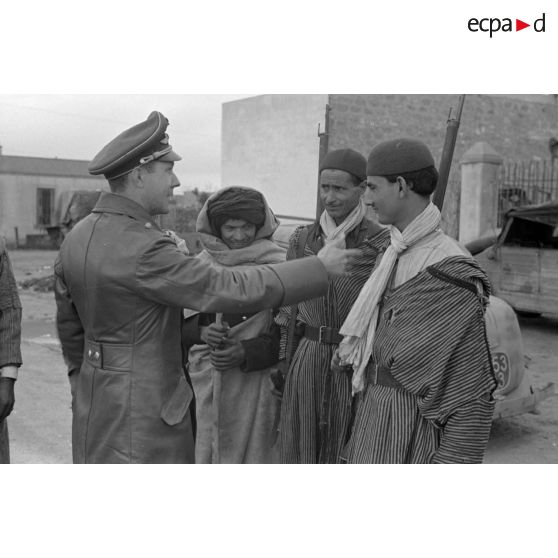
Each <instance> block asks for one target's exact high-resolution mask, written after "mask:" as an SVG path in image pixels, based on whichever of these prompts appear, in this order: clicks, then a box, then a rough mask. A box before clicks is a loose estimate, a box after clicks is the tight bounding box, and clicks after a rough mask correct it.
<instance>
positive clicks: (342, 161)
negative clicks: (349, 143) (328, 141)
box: [320, 148, 366, 180]
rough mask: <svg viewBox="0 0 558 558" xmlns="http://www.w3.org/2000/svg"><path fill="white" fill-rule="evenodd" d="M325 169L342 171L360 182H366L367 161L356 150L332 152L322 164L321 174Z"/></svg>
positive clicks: (336, 150)
mask: <svg viewBox="0 0 558 558" xmlns="http://www.w3.org/2000/svg"><path fill="white" fill-rule="evenodd" d="M325 169H333V170H342V171H345V172H348V173H349V174H352V175H353V176H356V177H357V178H358V179H360V180H366V159H365V158H364V156H363V155H361V154H360V153H359V152H358V151H355V150H354V149H349V148H347V149H335V150H334V151H330V152H329V153H328V154H327V155H326V156H325V157H324V158H323V161H322V163H321V164H320V172H322V171H323V170H325Z"/></svg>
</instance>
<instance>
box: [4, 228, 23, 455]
mask: <svg viewBox="0 0 558 558" xmlns="http://www.w3.org/2000/svg"><path fill="white" fill-rule="evenodd" d="M20 345H21V302H20V300H19V294H18V291H17V284H16V281H15V278H14V274H13V271H12V265H11V263H10V258H9V256H8V252H7V251H6V246H5V243H4V240H3V239H2V238H0V367H3V366H8V365H12V366H18V367H19V366H21V347H20ZM9 462H10V444H9V436H8V422H7V420H3V421H0V464H5V463H9Z"/></svg>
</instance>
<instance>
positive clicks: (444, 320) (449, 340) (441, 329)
mask: <svg viewBox="0 0 558 558" xmlns="http://www.w3.org/2000/svg"><path fill="white" fill-rule="evenodd" d="M478 285H482V291H481V293H479V290H478ZM489 293H490V287H489V284H488V281H487V279H486V276H485V275H484V273H483V272H482V270H481V269H480V268H479V267H478V265H477V264H476V262H474V260H472V259H470V258H466V257H462V256H454V257H450V258H446V259H444V260H442V261H441V262H439V263H437V264H434V265H432V266H430V267H429V268H427V269H426V270H424V271H422V272H420V273H419V274H418V275H416V276H415V277H413V278H412V279H410V280H409V281H407V282H406V283H404V284H402V285H401V286H400V287H398V288H396V289H394V290H392V291H391V292H389V293H387V294H386V295H385V296H384V300H383V306H382V309H381V313H380V319H379V323H378V329H377V336H376V339H375V341H374V348H373V352H372V359H371V361H370V363H369V366H368V369H367V379H368V384H367V386H366V388H365V392H364V394H363V396H362V399H361V402H360V404H359V407H358V410H357V414H356V419H355V424H354V427H353V431H352V435H351V439H350V442H349V445H348V461H349V462H350V463H430V462H439V463H480V462H482V457H483V454H484V449H485V447H486V443H487V441H488V436H489V433H490V426H491V422H492V413H493V410H494V401H493V400H492V397H491V394H492V392H493V391H494V389H495V387H496V380H495V377H494V372H493V369H492V363H491V359H490V353H489V348H488V343H487V340H486V331H485V322H484V305H485V299H487V298H488V295H489ZM376 366H385V367H387V368H389V369H390V372H391V374H392V375H393V377H394V378H395V379H396V380H397V381H398V382H399V383H400V384H401V385H402V388H403V389H395V388H391V387H386V386H381V385H374V384H373V377H374V371H375V367H376Z"/></svg>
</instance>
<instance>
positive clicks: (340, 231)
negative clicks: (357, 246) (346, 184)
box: [320, 198, 366, 248]
mask: <svg viewBox="0 0 558 558" xmlns="http://www.w3.org/2000/svg"><path fill="white" fill-rule="evenodd" d="M365 217H366V205H365V204H364V200H363V199H362V198H360V200H359V202H358V204H357V205H356V207H355V208H354V209H353V210H352V211H351V212H350V213H349V214H348V215H347V217H346V218H345V219H344V221H343V222H342V223H341V224H340V225H339V226H337V225H336V223H335V221H334V220H333V218H332V217H331V216H330V215H329V213H328V212H327V211H324V212H323V213H322V215H321V216H320V227H321V228H322V231H323V233H324V236H325V239H324V242H325V244H335V245H337V246H338V247H339V248H346V247H347V245H346V243H345V237H346V236H347V233H349V232H350V231H352V230H353V229H354V228H355V227H356V226H357V225H358V224H359V223H360V222H361V221H362V220H363V219H364V218H365Z"/></svg>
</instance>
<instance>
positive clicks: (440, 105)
mask: <svg viewBox="0 0 558 558" xmlns="http://www.w3.org/2000/svg"><path fill="white" fill-rule="evenodd" d="M457 101H458V95H354V94H351V95H330V96H329V105H330V107H331V112H330V135H329V149H330V150H331V149H338V148H340V147H352V148H353V149H356V150H358V151H360V152H362V153H363V154H364V155H365V156H367V155H368V152H369V151H370V148H371V147H372V146H373V145H374V144H375V143H377V142H379V141H383V140H386V139H391V138H394V137H397V136H409V137H415V138H418V139H421V140H423V141H424V142H425V143H427V144H428V145H429V147H430V148H431V150H432V153H433V155H434V159H435V160H436V161H437V162H439V160H440V156H441V154H442V148H443V145H444V138H445V131H446V121H447V118H448V114H449V109H450V107H453V108H454V110H455V108H456V107H457ZM552 136H557V137H558V104H557V102H556V96H555V95H534V94H531V95H467V96H466V98H465V105H464V108H463V114H462V118H461V126H460V129H459V134H458V137H457V142H456V146H455V153H454V158H453V164H452V171H451V173H450V178H449V183H448V188H447V190H446V200H445V203H444V212H443V218H444V219H443V223H444V228H445V230H446V232H448V233H449V234H451V235H452V236H454V237H457V235H458V231H459V191H460V170H459V161H460V160H461V157H462V156H463V154H464V153H465V152H466V151H467V150H468V149H469V148H470V147H471V146H472V145H473V144H475V143H476V142H478V141H485V142H488V143H489V144H490V145H491V146H492V147H493V148H494V149H495V150H496V151H497V152H498V153H500V154H501V155H502V156H503V158H504V161H508V160H531V159H548V158H549V151H548V140H549V138H550V137H552Z"/></svg>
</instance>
